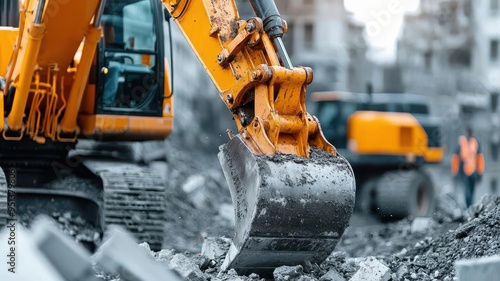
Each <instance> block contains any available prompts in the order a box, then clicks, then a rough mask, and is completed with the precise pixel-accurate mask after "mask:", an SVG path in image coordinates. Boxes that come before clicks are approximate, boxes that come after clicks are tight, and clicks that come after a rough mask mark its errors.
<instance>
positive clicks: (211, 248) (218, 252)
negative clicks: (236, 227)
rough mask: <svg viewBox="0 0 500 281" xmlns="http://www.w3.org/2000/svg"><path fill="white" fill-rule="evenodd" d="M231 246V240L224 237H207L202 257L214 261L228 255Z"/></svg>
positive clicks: (202, 248) (204, 241) (202, 249)
mask: <svg viewBox="0 0 500 281" xmlns="http://www.w3.org/2000/svg"><path fill="white" fill-rule="evenodd" d="M230 246H231V239H229V238H224V237H207V238H205V240H203V246H202V247H201V255H202V256H204V257H206V258H208V259H210V260H214V259H217V258H219V257H221V256H224V255H226V253H227V251H228V250H229V247H230Z"/></svg>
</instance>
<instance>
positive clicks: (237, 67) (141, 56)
mask: <svg viewBox="0 0 500 281" xmlns="http://www.w3.org/2000/svg"><path fill="white" fill-rule="evenodd" d="M10 2H15V1H10ZM249 2H250V4H251V6H252V8H253V10H254V12H255V17H252V18H250V19H248V20H243V19H241V18H240V16H239V14H238V8H237V6H236V4H235V2H234V1H233V0H220V1H212V0H210V1H209V0H162V1H157V0H86V1H80V0H20V1H19V3H18V4H19V6H18V9H13V8H12V7H10V8H9V9H7V10H4V11H1V12H0V14H1V15H2V16H3V17H10V18H17V17H19V26H18V27H14V26H15V24H12V26H11V27H1V28H0V38H1V40H0V76H1V78H0V109H1V110H0V112H2V113H3V114H4V116H3V117H4V118H0V130H1V132H0V133H1V138H0V165H1V166H2V170H3V172H2V173H1V176H0V225H4V224H5V223H6V222H7V221H9V220H13V219H22V218H23V217H24V215H26V214H32V213H35V212H39V211H40V207H39V206H43V207H42V209H43V211H45V212H49V213H51V212H52V213H62V211H61V210H63V209H65V210H66V209H69V210H71V211H72V212H74V213H76V214H78V215H79V216H80V217H82V218H83V219H85V220H87V221H89V222H91V223H92V224H93V225H94V226H95V227H96V228H97V229H103V228H105V227H106V226H107V225H110V224H118V225H121V226H123V227H125V228H126V229H128V230H129V231H131V232H132V233H134V235H136V237H137V238H138V239H140V240H142V241H147V242H149V243H150V245H151V246H152V248H153V249H159V248H161V243H162V241H163V239H164V237H163V236H164V234H163V233H164V218H165V213H166V212H167V210H168V209H167V208H168V206H166V204H165V196H166V195H165V188H166V187H165V183H164V182H163V181H162V180H161V178H160V176H159V175H157V174H156V173H155V172H153V171H152V170H151V169H149V168H148V167H147V166H144V165H140V164H138V163H133V162H130V161H125V160H124V159H122V158H126V157H124V155H125V154H127V153H126V150H125V149H124V150H123V153H106V148H107V147H110V146H113V147H115V148H117V149H118V150H119V151H120V149H119V148H120V147H121V146H120V144H122V143H123V144H125V143H127V142H131V141H147V140H163V139H164V138H166V137H167V136H168V135H169V134H170V133H171V131H172V129H173V116H174V108H173V107H174V103H173V101H174V97H173V91H172V89H171V83H170V81H169V78H170V76H169V73H168V70H169V61H168V60H167V58H168V56H167V54H166V49H167V48H166V47H167V46H166V43H165V42H168V40H165V35H164V26H165V24H164V23H165V22H166V21H169V22H170V21H173V22H175V23H176V24H177V25H178V26H179V28H180V30H181V31H182V33H183V35H184V36H185V38H186V40H187V41H188V43H189V45H190V46H191V48H192V49H193V51H194V53H195V54H196V56H197V57H198V59H199V60H200V62H201V64H202V66H203V67H204V69H205V70H206V71H207V73H208V75H209V76H210V78H211V80H212V81H213V83H214V85H215V87H216V89H217V91H218V93H219V96H220V98H221V99H222V101H223V102H224V103H225V105H226V106H227V108H228V109H229V110H230V112H231V113H232V115H233V118H234V121H235V123H236V126H237V128H238V133H237V134H235V135H233V134H232V133H230V134H229V141H228V143H226V144H224V145H222V146H221V148H220V152H219V154H218V157H219V160H220V163H221V167H222V170H223V172H224V175H225V177H226V180H227V182H228V186H229V188H230V193H231V197H232V200H233V203H234V206H235V215H236V230H235V235H234V237H233V239H232V244H231V248H230V250H229V252H228V254H227V256H226V260H225V262H224V267H223V268H225V269H229V268H233V269H235V270H237V271H238V272H239V273H241V274H247V273H251V272H256V273H266V272H272V270H273V269H274V268H276V267H278V266H281V265H296V264H301V263H306V262H312V263H320V262H322V261H323V260H325V259H326V257H327V256H328V255H329V254H330V253H331V252H332V251H333V249H334V248H335V246H336V244H337V242H338V241H339V239H340V237H341V235H342V234H343V232H344V230H345V228H346V227H347V225H348V222H349V218H350V216H351V214H352V211H353V207H354V198H355V189H356V188H355V178H354V174H353V171H352V168H351V167H350V165H349V163H348V162H347V161H346V160H345V159H344V158H343V157H342V156H341V155H339V154H338V153H337V151H336V149H335V147H334V146H333V145H331V144H330V143H329V142H328V141H326V139H325V137H324V136H323V134H322V131H321V128H320V124H319V121H318V119H317V118H316V117H314V116H312V115H310V114H309V113H308V112H307V111H306V107H305V95H306V87H307V85H308V84H310V83H311V82H312V80H313V72H312V70H311V69H310V68H308V67H295V66H293V65H292V62H291V61H290V59H289V57H288V55H287V52H286V50H285V48H284V45H283V41H282V37H283V35H284V34H285V33H286V31H287V25H286V22H285V21H284V20H283V19H282V18H281V17H280V14H279V11H278V10H277V8H276V5H275V3H274V2H273V1H270V0H250V1H249ZM7 11H16V12H17V11H19V14H18V15H12V14H10V15H8V14H7V15H5V14H6V12H7ZM4 21H5V20H0V22H4ZM201 94H204V93H200V95H201ZM84 140H92V143H93V144H94V145H91V146H87V147H86V149H79V148H78V146H77V143H78V142H81V141H84ZM16 216H17V217H16Z"/></svg>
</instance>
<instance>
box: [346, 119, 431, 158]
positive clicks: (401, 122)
mask: <svg viewBox="0 0 500 281" xmlns="http://www.w3.org/2000/svg"><path fill="white" fill-rule="evenodd" d="M347 127H348V132H347V141H348V143H349V148H350V149H351V150H353V151H354V152H356V153H358V154H389V155H408V154H411V155H416V156H424V155H425V154H426V153H427V151H428V147H427V134H426V133H425V131H424V129H423V128H422V126H421V125H420V123H419V122H418V121H417V119H415V117H413V115H411V114H409V113H397V112H376V111H358V112H355V113H354V114H352V115H351V116H350V118H349V120H348V123H347Z"/></svg>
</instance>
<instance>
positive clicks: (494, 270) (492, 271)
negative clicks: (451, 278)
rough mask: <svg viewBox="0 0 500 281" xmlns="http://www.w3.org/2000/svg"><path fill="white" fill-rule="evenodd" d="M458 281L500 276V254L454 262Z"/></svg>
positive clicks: (472, 280)
mask: <svg viewBox="0 0 500 281" xmlns="http://www.w3.org/2000/svg"><path fill="white" fill-rule="evenodd" d="M455 270H456V272H457V278H458V281H487V280H488V281H489V280H498V278H500V255H496V256H491V257H483V258H478V259H470V260H460V261H457V262H456V263H455Z"/></svg>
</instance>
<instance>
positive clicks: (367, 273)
mask: <svg viewBox="0 0 500 281" xmlns="http://www.w3.org/2000/svg"><path fill="white" fill-rule="evenodd" d="M390 278H391V270H390V269H389V267H387V266H386V265H384V264H383V263H381V262H380V261H378V260H377V259H376V258H374V257H368V258H367V259H366V260H365V261H364V262H362V263H361V264H360V268H359V270H358V271H357V272H356V273H355V274H354V276H353V277H352V278H351V280H350V281H387V280H389V279H390Z"/></svg>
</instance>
